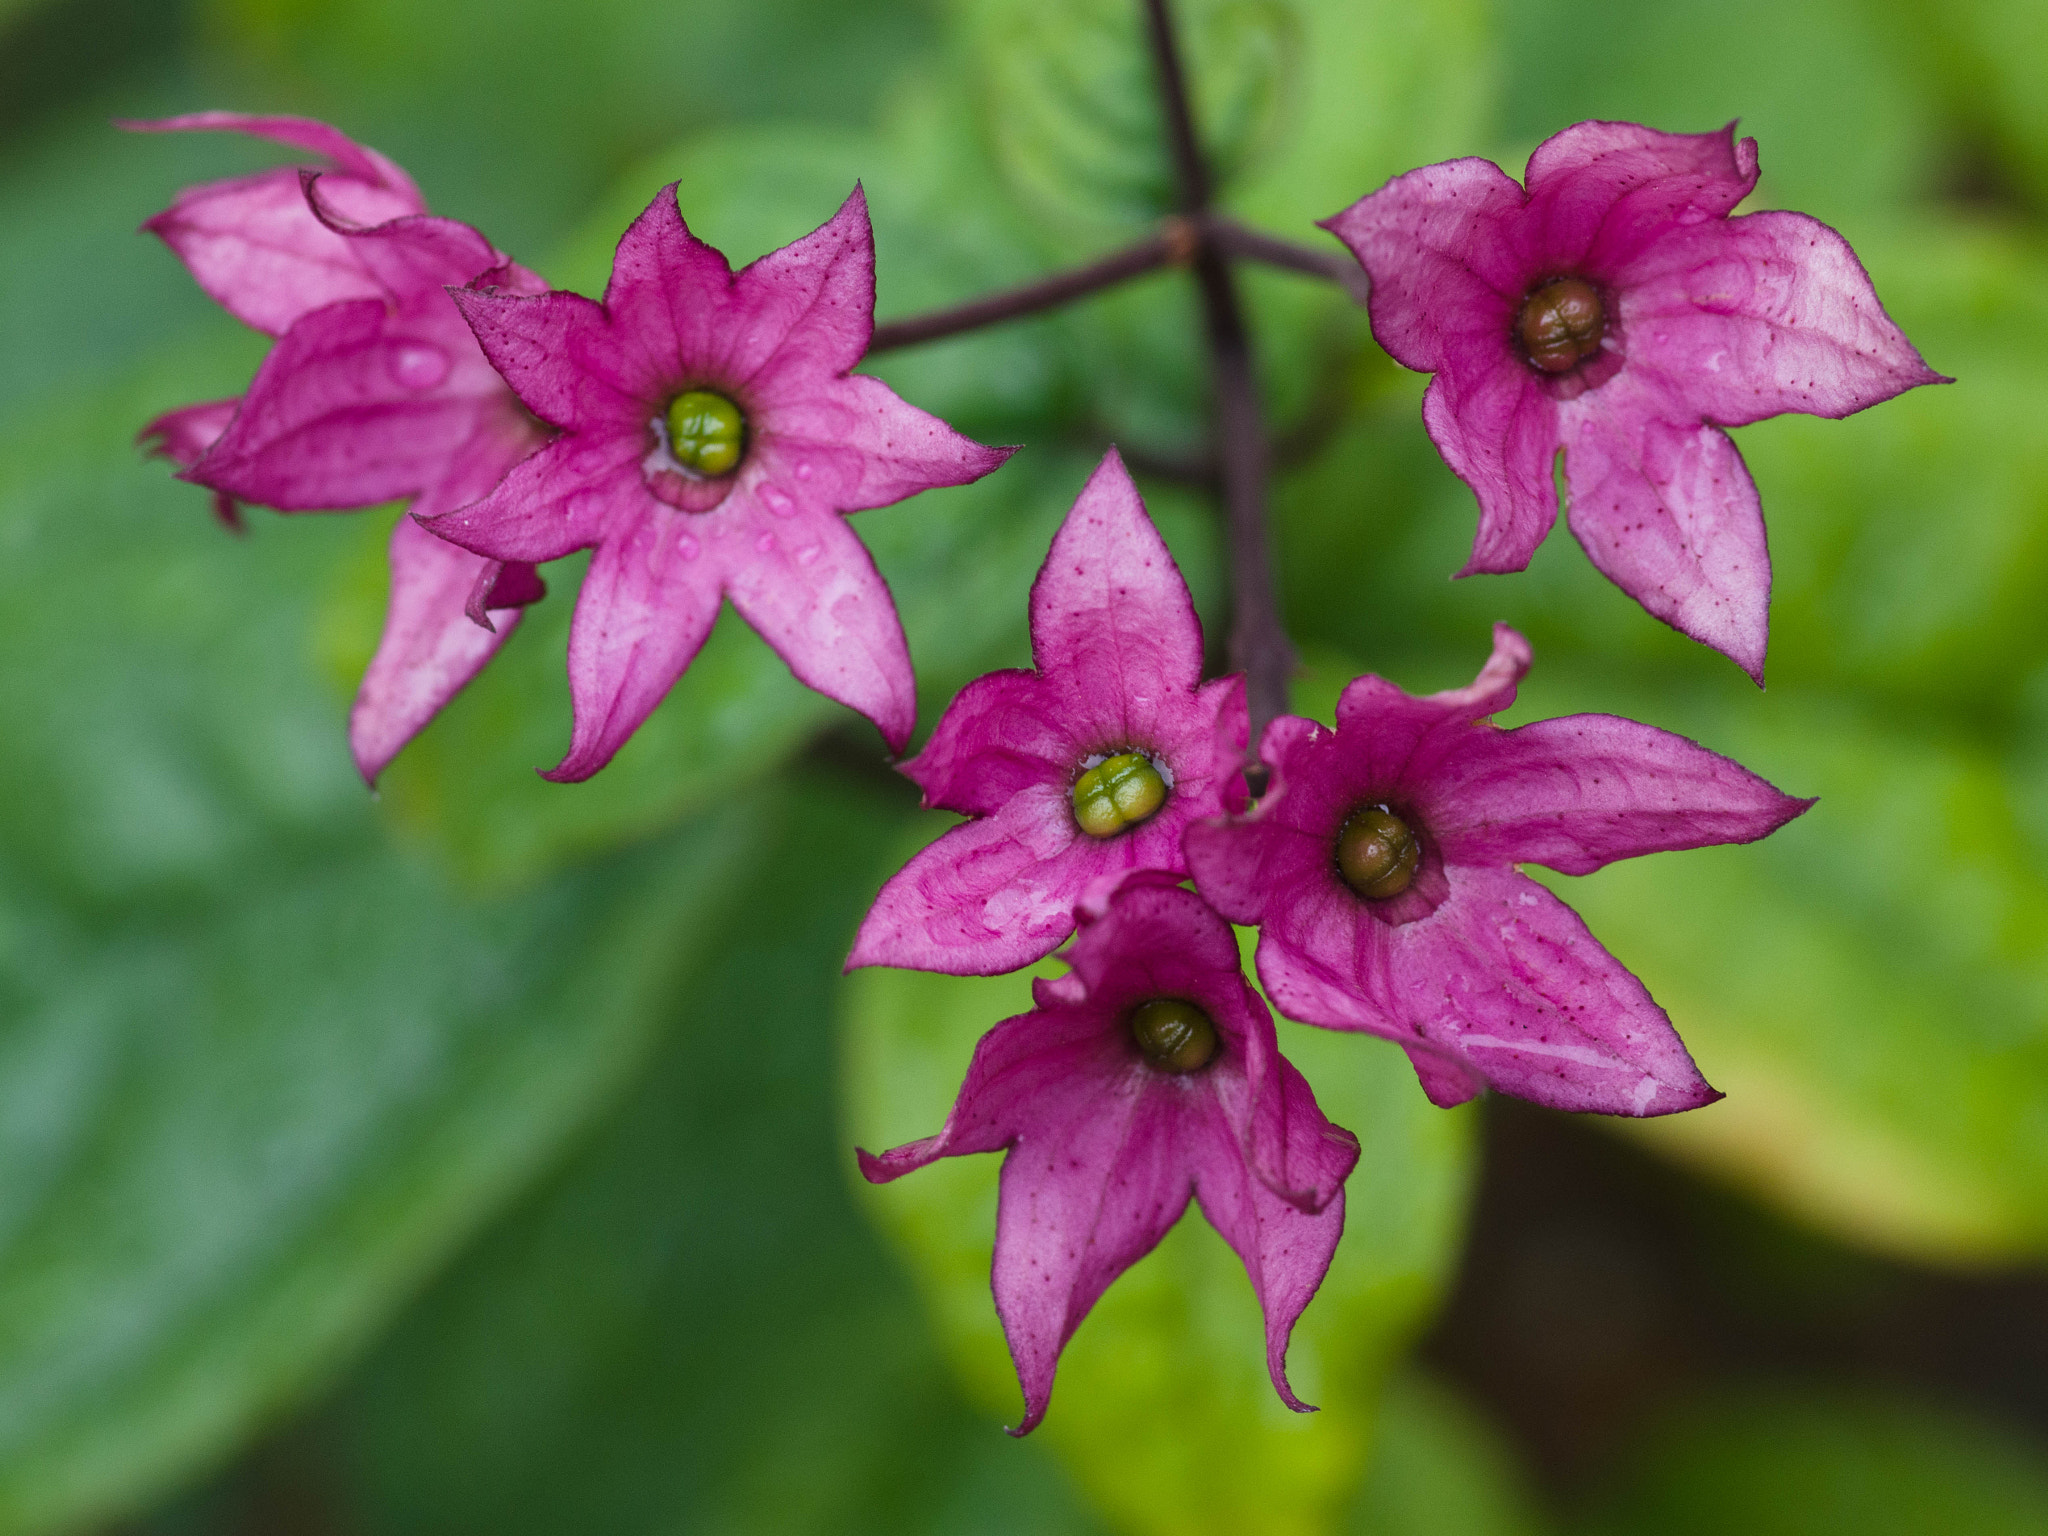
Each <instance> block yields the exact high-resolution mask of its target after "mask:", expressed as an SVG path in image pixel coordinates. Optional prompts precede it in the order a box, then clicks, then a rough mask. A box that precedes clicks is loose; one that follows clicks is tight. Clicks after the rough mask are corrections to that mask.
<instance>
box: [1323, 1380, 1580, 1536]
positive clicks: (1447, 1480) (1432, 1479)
mask: <svg viewBox="0 0 2048 1536" xmlns="http://www.w3.org/2000/svg"><path fill="white" fill-rule="evenodd" d="M1545 1528H1546V1522H1545V1521H1543V1520H1542V1519H1541V1518H1540V1517H1539V1516H1538V1514H1537V1513H1536V1510H1535V1507H1534V1505H1533V1503H1532V1501H1531V1499H1530V1496H1529V1493H1528V1491H1527V1489H1525V1488H1524V1487H1523V1486H1522V1480H1521V1477H1520V1474H1519V1472H1518V1470H1517V1469H1516V1467H1515V1466H1514V1463H1513V1458H1512V1457H1511V1456H1510V1454H1509V1452H1508V1450H1507V1448H1506V1447H1505V1446H1504V1445H1503V1444H1502V1443H1501V1441H1500V1437H1499V1436H1498V1435H1497V1434H1495V1433H1494V1431H1493V1430H1492V1429H1490V1428H1489V1427H1488V1426H1487V1425H1486V1424H1485V1423H1483V1422H1481V1420H1480V1419H1479V1416H1478V1415H1477V1414H1475V1413H1474V1412H1473V1410H1472V1409H1471V1408H1470V1407H1468V1406H1466V1404H1465V1403H1463V1402H1462V1401H1460V1400H1459V1398H1458V1397H1457V1395H1456V1394H1454V1393H1452V1392H1451V1391H1449V1390H1448V1389H1447V1388H1445V1387H1443V1386H1440V1385H1438V1384H1437V1383H1436V1382H1434V1381H1432V1380H1430V1379H1429V1378H1428V1377H1426V1376H1421V1375H1418V1374H1415V1373H1413V1372H1412V1371H1410V1372H1403V1373H1400V1374H1397V1375H1395V1376H1394V1377H1393V1378H1392V1379H1391V1380H1390V1381H1389V1382H1388V1383H1387V1394H1386V1399H1385V1401H1384V1403H1383V1404H1382V1405H1381V1408H1380V1417H1379V1424H1378V1430H1377V1433H1376V1435H1375V1436H1374V1441H1373V1450H1372V1466H1371V1469H1370V1470H1369V1471H1368V1472H1367V1474H1366V1479H1365V1487H1364V1488H1363V1490H1361V1492H1360V1495H1359V1498H1358V1502H1357V1503H1356V1504H1354V1505H1353V1506H1352V1509H1351V1513H1350V1517H1349V1519H1348V1520H1347V1521H1346V1522H1345V1524H1344V1527H1343V1529H1344V1530H1345V1531H1347V1532H1350V1533H1352V1536H1536V1533H1538V1532H1540V1531H1542V1530H1544V1529H1545Z"/></svg>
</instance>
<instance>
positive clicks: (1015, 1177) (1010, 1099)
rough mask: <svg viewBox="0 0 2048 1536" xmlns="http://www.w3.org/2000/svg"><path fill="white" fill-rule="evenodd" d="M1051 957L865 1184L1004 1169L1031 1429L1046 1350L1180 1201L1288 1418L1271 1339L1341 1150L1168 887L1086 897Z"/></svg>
mask: <svg viewBox="0 0 2048 1536" xmlns="http://www.w3.org/2000/svg"><path fill="white" fill-rule="evenodd" d="M1081 920H1082V928H1081V934H1080V937H1079V938H1078V939H1076V940H1075V941H1074V947H1073V949H1072V950H1070V951H1069V952H1068V959H1069V961H1070V963H1071V964H1072V966H1073V971H1072V974H1070V975H1067V976H1063V977H1061V978H1060V979H1059V980H1057V981H1036V982H1033V983H1032V998H1033V1001H1034V1002H1035V1003H1036V1004H1037V1006H1036V1008H1035V1009H1034V1010H1033V1011H1032V1012H1030V1013H1027V1014H1021V1015H1019V1016H1018V1017H1016V1018H1013V1019H1005V1020H1004V1021H1003V1022H1002V1023H1000V1024H998V1025H997V1026H996V1027H995V1028H994V1029H992V1030H990V1031H989V1032H988V1033H987V1034H986V1035H984V1036H982V1039H981V1043H980V1044H979V1045H978V1046H976V1047H975V1051H974V1060H973V1062H972V1063H971V1064H970V1065H969V1066H968V1069H967V1081H966V1082H965V1083H964V1084H962V1085H961V1088H960V1097H959V1100H958V1102H956V1103H955V1104H954V1106H953V1112H952V1114H950V1115H948V1116H947V1117H946V1123H945V1126H944V1127H943V1128H942V1129H941V1130H940V1131H939V1134H938V1135H936V1136H933V1137H930V1138H928V1139H926V1140H924V1141H918V1142H912V1143H911V1144H910V1145H909V1146H905V1147H898V1148H896V1150H894V1151H893V1152H885V1153H883V1154H882V1155H881V1156H880V1157H874V1156H871V1155H869V1154H868V1153H866V1152H863V1153H861V1154H860V1166H861V1172H862V1173H863V1174H865V1175H866V1176H867V1177H868V1178H869V1179H870V1180H871V1181H873V1182H874V1183H877V1184H883V1183H887V1182H888V1181H889V1180H891V1179H895V1178H899V1177H901V1176H902V1175H903V1174H906V1173H909V1172H910V1171H912V1170H913V1169H916V1168H922V1167H924V1166H925V1164H927V1163H929V1162H932V1161H934V1160H936V1159H938V1158H941V1157H958V1156H962V1155H964V1154H966V1153H970V1152H1004V1153H1006V1154H1008V1155H1007V1156H1005V1158H1004V1159H1003V1173H1002V1191H1001V1195H1000V1197H999V1203H998V1205H997V1208H996V1244H995V1266H994V1272H993V1277H992V1278H993V1283H994V1289H995V1299H996V1311H997V1313H998V1314H999V1315H1000V1316H1001V1318H1002V1321H1003V1332H1004V1334H1005V1335H1006V1336H1007V1337H1008V1339H1009V1341H1010V1355H1011V1358H1012V1359H1014V1360H1015V1361H1016V1365H1017V1376H1018V1379H1019V1381H1020V1383H1021V1384H1022V1386H1023V1389H1024V1406H1025V1416H1024V1422H1023V1423H1022V1424H1021V1425H1019V1426H1018V1428H1017V1429H1016V1431H1015V1433H1017V1434H1020V1435H1021V1434H1026V1433H1028V1432H1029V1431H1030V1430H1031V1429H1032V1428H1034V1427H1035V1426H1036V1425H1037V1423H1038V1421H1039V1420H1040V1419H1042V1418H1043V1417H1044V1416H1045V1408H1046V1403H1047V1401H1048V1400H1049V1399H1050V1397H1051V1395H1052V1381H1053V1372H1054V1370H1055V1369H1056V1367H1057V1366H1058V1364H1059V1356H1060V1351H1061V1349H1063V1348H1064V1347H1065V1345H1066V1342H1067V1340H1068V1339H1070V1338H1072V1337H1073V1334H1074V1330H1075V1329H1076V1328H1078V1327H1080V1326H1081V1320H1082V1319H1083V1318H1085V1317H1086V1316H1087V1315H1088V1309H1089V1308H1090V1307H1092V1306H1094V1305H1095V1301H1096V1298H1097V1297H1099V1296H1101V1294H1102V1293H1103V1292H1104V1291H1105V1290H1107V1289H1108V1288H1109V1285H1110V1282H1111V1281H1113V1280H1115V1279H1116V1277H1117V1276H1118V1275H1120V1274H1122V1273H1123V1272H1124V1271H1125V1270H1127V1269H1129V1268H1130V1267H1131V1266H1132V1265H1133V1264H1135V1263H1137V1261H1138V1260H1139V1259H1141V1258H1143V1257H1144V1256H1145V1255H1146V1254H1148V1253H1150V1252H1151V1251H1152V1249H1153V1248H1154V1247H1155V1246H1157V1244H1158V1242H1159V1240H1160V1238H1162V1237H1164V1236H1165V1235H1166V1233H1167V1230H1168V1229H1169V1228H1170V1227H1172V1226H1173V1224H1174V1223H1175V1222H1177V1221H1179V1220H1180V1218H1181V1214H1182V1213H1183V1212H1184V1211H1185V1210H1186V1209H1187V1205H1188V1200H1189V1197H1190V1196H1192V1197H1193V1198H1194V1199H1196V1200H1198V1201H1200V1202H1201V1206H1202V1214H1203V1215H1205V1216H1207V1217H1208V1218H1209V1222H1210V1225H1212V1226H1214V1227H1215V1228H1216V1230H1217V1231H1218V1232H1220V1233H1222V1234H1223V1237H1224V1240H1225V1241H1227V1242H1228V1243H1229V1244H1230V1246H1231V1247H1233V1248H1235V1249H1236V1250H1237V1254H1238V1257H1239V1258H1241V1259H1242V1260H1243V1261H1244V1267H1245V1272H1246V1274H1248V1275H1249V1276H1250V1277H1251V1282H1252V1290H1253V1292H1254V1293H1255V1294H1256V1295H1257V1296H1258V1298H1259V1304H1260V1306H1261V1307H1262V1308H1263V1309H1264V1311H1265V1317H1266V1364H1267V1368H1268V1369H1269V1370H1270V1371H1271V1373H1272V1377H1273V1386H1274V1387H1275V1389H1276V1390H1277V1391H1278V1392H1279V1394H1280V1397H1281V1400H1282V1401H1283V1402H1285V1403H1286V1404H1287V1406H1288V1407H1290V1408H1293V1409H1295V1410H1297V1411H1300V1412H1305V1411H1307V1405H1306V1404H1304V1403H1302V1402H1301V1401H1300V1400H1299V1399H1297V1398H1296V1397H1295V1395H1294V1392H1293V1390H1292V1389H1291V1388H1290V1387H1289V1386H1288V1384H1287V1369H1286V1362H1287V1340H1288V1336H1289V1334H1291V1333H1292V1332H1293V1331H1294V1322H1295V1319H1296V1318H1298V1317H1300V1316H1301V1312H1302V1309H1303V1308H1304V1307H1306V1306H1307V1305H1308V1303H1309V1299H1310V1298H1311V1297H1312V1296H1314V1295H1315V1293H1316V1288H1317V1287H1318V1286H1319V1285H1321V1284H1322V1280H1323V1275H1324V1272H1325V1271H1327V1270H1328V1269H1329V1267H1330V1256H1331V1254H1332V1253H1334V1252H1335V1251H1336V1247H1337V1238H1338V1236H1339V1235H1340V1234H1341V1233H1342V1231H1343V1228H1344V1193H1343V1186H1344V1180H1345V1179H1346V1178H1347V1177H1349V1175H1350V1173H1351V1169H1352V1166H1353V1165H1354V1164H1355V1163H1356V1162H1357V1161H1358V1139H1357V1138H1356V1137H1355V1136H1353V1135H1352V1134H1351V1133H1350V1132H1349V1131H1346V1130H1344V1129H1342V1128H1341V1127H1338V1126H1335V1125H1332V1124H1331V1123H1330V1122H1329V1121H1328V1120H1326V1119H1324V1118H1323V1112H1322V1111H1321V1110H1320V1109H1319V1108H1317V1107H1316V1101H1315V1095H1314V1094H1313V1093H1311V1092H1310V1091H1309V1086H1308V1084H1307V1083H1306V1082H1304V1081H1303V1080H1302V1077H1301V1074H1300V1073H1299V1072H1297V1071H1295V1070H1294V1068H1293V1067H1292V1066H1290V1065H1289V1064H1288V1063H1287V1061H1286V1060H1285V1059H1284V1058H1282V1057H1281V1055H1280V1051H1279V1045H1278V1042H1277V1041H1276V1039H1275V1037H1274V1033H1273V1019H1272V1016H1271V1015H1270V1014H1269V1013H1267V1011H1266V1005H1265V1004H1264V1003H1263V1002H1261V1001H1260V1000H1259V995H1258V994H1257V993H1256V992H1254V991H1253V990H1252V989H1251V987H1250V986H1249V985H1247V984H1246V982H1245V979H1244V976H1243V974H1242V972H1241V971H1240V970H1239V969H1238V959H1237V943H1236V940H1235V939H1234V938H1233V937H1232V935H1231V932H1230V929H1229V927H1228V926H1226V925H1225V924H1224V922H1223V920H1222V919H1221V918H1219V917H1218V916H1217V915H1216V914H1215V912H1213V911H1212V910H1211V909H1210V908H1209V906H1208V905H1207V903H1205V902H1204V901H1203V900H1202V899H1201V898H1200V897H1199V896H1197V895H1195V894H1194V893H1193V892H1192V891H1185V890H1182V889H1180V888H1179V887H1178V886H1177V885H1175V883H1174V876H1172V875H1170V874H1162V873H1160V872H1158V871H1156V870H1154V871H1141V872H1139V873H1137V874H1134V875H1132V876H1130V877H1128V878H1127V879H1126V880H1125V881H1124V882H1123V883H1122V884H1121V885H1120V886H1117V887H1115V888H1113V889H1110V890H1107V891H1104V892H1099V893H1098V894H1097V896H1096V897H1095V898H1094V899H1093V900H1091V902H1090V903H1089V904H1088V905H1087V907H1086V908H1084V910H1083V912H1082V914H1081Z"/></svg>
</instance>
